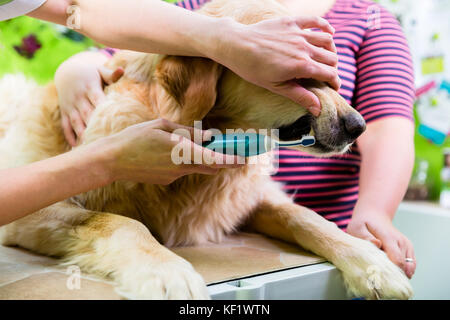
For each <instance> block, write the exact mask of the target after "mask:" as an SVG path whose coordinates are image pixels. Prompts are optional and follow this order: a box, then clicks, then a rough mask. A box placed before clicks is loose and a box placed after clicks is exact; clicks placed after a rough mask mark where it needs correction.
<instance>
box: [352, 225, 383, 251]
mask: <svg viewBox="0 0 450 320" xmlns="http://www.w3.org/2000/svg"><path fill="white" fill-rule="evenodd" d="M347 232H348V233H349V234H351V235H352V236H355V237H357V238H360V239H364V240H367V241H370V242H372V243H373V244H374V245H375V246H376V247H377V248H378V249H381V246H382V244H383V243H382V242H381V240H380V239H378V238H376V237H375V236H374V235H373V234H372V233H371V232H370V231H369V229H367V226H366V225H363V226H361V227H358V228H357V229H356V230H354V231H352V230H347Z"/></svg>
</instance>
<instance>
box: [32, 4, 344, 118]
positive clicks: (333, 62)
mask: <svg viewBox="0 0 450 320" xmlns="http://www.w3.org/2000/svg"><path fill="white" fill-rule="evenodd" d="M71 5H75V6H77V8H78V9H77V10H75V11H74V14H79V16H80V22H81V23H80V26H79V27H80V28H79V29H78V31H80V32H81V33H83V34H85V35H87V36H89V37H91V38H93V39H95V40H97V41H99V42H101V43H103V44H106V45H109V46H111V47H115V48H123V49H130V50H135V51H142V52H152V53H161V54H173V55H182V56H201V57H208V58H210V59H213V60H215V61H217V62H219V63H221V64H223V65H225V66H226V67H228V68H229V69H231V70H233V71H234V72H236V73H237V74H238V75H240V76H241V77H242V78H244V79H246V80H248V81H250V82H252V83H254V84H256V85H259V86H261V87H264V88H266V89H268V90H271V91H273V92H275V93H278V94H281V95H284V96H286V97H288V98H290V99H292V100H293V101H295V102H297V103H299V104H300V105H302V106H304V107H306V108H308V109H309V110H310V111H311V112H312V113H313V114H314V115H319V113H320V107H321V106H320V102H319V100H318V98H317V97H316V96H315V95H314V94H313V93H311V92H309V91H308V90H306V89H304V88H302V87H301V86H300V85H299V84H298V83H297V82H296V81H294V80H295V79H301V78H314V79H317V80H320V81H324V82H328V83H330V84H331V86H332V87H334V88H335V89H338V88H339V86H340V81H339V77H338V75H337V69H336V67H337V61H338V60H337V54H336V47H335V45H334V43H333V39H332V37H331V34H332V33H333V32H334V29H333V28H332V27H331V26H330V24H329V23H328V22H327V21H326V20H324V19H322V18H319V17H297V18H293V17H292V18H291V17H284V18H279V19H272V20H267V21H262V22H260V23H257V24H253V25H243V24H240V23H237V22H236V21H234V20H233V19H231V18H212V17H207V16H204V15H200V14H198V13H195V12H190V11H188V10H185V9H182V8H179V7H176V6H174V5H171V4H168V3H166V2H164V1H161V0H127V1H123V0H47V2H46V3H45V4H44V5H43V6H41V7H40V8H38V9H37V10H35V11H33V12H31V13H30V14H29V15H30V16H32V17H35V18H39V19H44V20H48V21H52V22H55V23H59V24H63V25H65V24H66V20H67V17H68V15H67V13H66V10H67V8H68V7H69V6H71ZM313 27H315V28H319V29H321V30H322V31H324V32H313V31H308V30H304V29H305V28H313ZM261 66H265V67H264V68H262V67H261Z"/></svg>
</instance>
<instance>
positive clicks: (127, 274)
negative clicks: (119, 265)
mask: <svg viewBox="0 0 450 320" xmlns="http://www.w3.org/2000/svg"><path fill="white" fill-rule="evenodd" d="M120 278H121V279H120V287H118V288H117V292H118V293H119V294H120V295H121V296H123V297H124V298H127V299H141V300H142V299H143V300H147V299H169V300H185V299H189V300H190V299H195V300H205V299H210V297H209V294H208V291H207V288H206V284H205V282H204V280H203V278H202V277H201V276H200V274H198V273H197V272H196V271H195V270H194V268H193V267H192V266H191V264H190V263H188V262H187V261H184V260H182V259H176V260H174V261H168V262H158V263H154V264H153V263H151V264H145V265H142V266H140V267H137V268H132V269H129V270H125V271H124V272H123V273H122V275H121V276H120Z"/></svg>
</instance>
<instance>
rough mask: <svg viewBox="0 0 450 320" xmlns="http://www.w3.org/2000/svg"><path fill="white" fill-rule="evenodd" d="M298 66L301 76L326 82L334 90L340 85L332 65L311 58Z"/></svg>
mask: <svg viewBox="0 0 450 320" xmlns="http://www.w3.org/2000/svg"><path fill="white" fill-rule="evenodd" d="M299 68H300V69H299V70H298V72H299V74H303V75H304V76H303V78H312V79H316V80H319V81H323V82H327V83H328V84H330V86H331V87H332V88H333V89H335V90H339V88H340V86H341V80H340V79H339V76H338V72H337V69H336V68H334V67H331V66H328V65H325V64H322V63H318V62H316V61H314V60H311V61H309V62H308V63H307V64H304V65H301V66H299Z"/></svg>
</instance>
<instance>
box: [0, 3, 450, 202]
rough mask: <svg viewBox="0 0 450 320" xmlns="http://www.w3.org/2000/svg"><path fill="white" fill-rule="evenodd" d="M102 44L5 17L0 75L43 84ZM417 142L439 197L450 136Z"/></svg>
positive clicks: (433, 190)
mask: <svg viewBox="0 0 450 320" xmlns="http://www.w3.org/2000/svg"><path fill="white" fill-rule="evenodd" d="M167 1H168V2H176V1H175V0H167ZM30 35H34V36H35V37H36V39H37V43H39V44H40V46H41V47H40V48H39V49H38V50H36V51H35V52H34V55H33V57H32V58H30V57H27V56H26V55H21V54H19V53H18V51H17V49H15V47H21V46H23V42H22V41H23V39H24V38H26V37H28V36H30ZM98 47H100V45H99V44H98V43H95V42H94V41H92V40H91V39H88V38H86V37H83V36H81V35H80V34H78V33H76V32H73V31H72V30H69V29H66V28H64V27H60V26H56V25H53V24H51V23H46V22H41V21H38V20H35V19H32V18H28V17H19V18H15V19H12V20H8V21H3V22H0V76H2V75H4V74H7V73H17V72H21V73H24V74H25V75H27V76H29V77H31V78H34V79H35V80H36V81H37V82H39V83H42V84H43V83H46V82H48V81H51V80H52V78H53V75H54V73H55V71H56V69H57V67H58V66H59V65H60V64H61V63H62V62H63V61H64V60H66V59H67V58H69V57H70V56H72V55H74V54H76V53H78V52H81V51H84V50H89V49H95V48H98ZM19 51H20V50H19ZM415 144H416V156H417V157H418V158H420V159H425V160H427V161H428V162H429V177H428V180H429V185H430V193H431V198H432V199H437V198H438V196H439V190H440V178H439V176H440V170H441V168H442V165H443V155H442V150H443V148H445V147H450V139H449V138H448V137H447V140H446V142H445V144H444V146H437V145H434V144H432V143H431V142H429V141H428V140H427V139H426V138H424V137H422V136H420V135H419V134H417V133H416V136H415Z"/></svg>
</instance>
